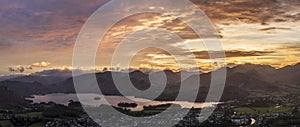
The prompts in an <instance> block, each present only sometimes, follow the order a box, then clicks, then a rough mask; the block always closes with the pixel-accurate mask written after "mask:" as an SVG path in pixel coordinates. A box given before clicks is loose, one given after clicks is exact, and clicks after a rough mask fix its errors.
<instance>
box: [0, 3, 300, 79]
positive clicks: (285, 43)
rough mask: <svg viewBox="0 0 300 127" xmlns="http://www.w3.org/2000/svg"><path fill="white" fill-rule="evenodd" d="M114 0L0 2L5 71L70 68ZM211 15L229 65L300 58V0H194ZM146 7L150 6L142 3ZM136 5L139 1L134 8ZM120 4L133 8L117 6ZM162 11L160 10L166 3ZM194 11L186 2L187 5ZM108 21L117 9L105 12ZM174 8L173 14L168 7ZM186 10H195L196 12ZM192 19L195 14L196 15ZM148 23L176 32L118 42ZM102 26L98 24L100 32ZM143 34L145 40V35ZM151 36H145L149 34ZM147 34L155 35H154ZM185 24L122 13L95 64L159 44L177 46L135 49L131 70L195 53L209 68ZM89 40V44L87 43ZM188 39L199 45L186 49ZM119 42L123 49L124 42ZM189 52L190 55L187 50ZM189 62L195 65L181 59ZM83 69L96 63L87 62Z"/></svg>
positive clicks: (171, 65)
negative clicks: (93, 21)
mask: <svg viewBox="0 0 300 127" xmlns="http://www.w3.org/2000/svg"><path fill="white" fill-rule="evenodd" d="M108 2H109V0H47V1H42V0H26V1H25V0H0V54H1V55H0V56H1V61H0V75H5V74H14V73H33V72H37V71H42V70H47V69H72V58H73V50H74V45H75V42H76V38H77V36H78V34H79V32H80V30H81V28H82V26H83V25H84V23H85V22H86V21H87V19H88V18H89V17H90V16H91V15H92V14H93V13H94V12H95V11H96V10H97V9H98V8H100V7H102V6H103V5H105V4H106V3H108ZM192 2H193V3H194V4H196V5H197V6H198V7H199V8H200V9H201V10H203V11H204V13H205V14H206V15H207V16H208V17H209V19H210V20H211V21H212V24H213V25H214V26H215V28H216V31H217V33H216V36H218V37H220V39H221V42H222V46H223V48H224V52H225V53H226V63H227V64H245V63H253V64H263V65H271V66H273V67H276V68H280V67H283V66H287V65H293V64H296V63H298V62H300V52H299V51H300V36H299V33H300V25H299V23H300V20H299V19H300V1H298V0H222V1H221V0H192ZM140 6H141V7H144V6H145V7H147V8H149V9H153V8H155V7H148V6H147V4H144V5H140ZM131 8H133V9H134V6H133V7H131ZM120 9H130V7H128V8H120ZM161 9H163V8H161ZM186 9H189V8H186ZM106 13H107V14H106V15H104V16H103V18H106V19H109V18H110V17H113V16H114V15H117V14H115V13H113V12H106ZM170 13H172V12H170ZM181 15H183V16H186V15H193V10H191V11H190V12H189V13H183V14H181ZM191 20H192V19H191ZM146 28H152V29H154V30H155V29H158V28H164V29H166V30H169V31H171V32H172V33H175V34H177V35H179V36H180V37H182V38H183V40H181V41H177V40H174V39H173V38H172V34H170V33H167V32H166V33H161V32H156V31H150V30H148V33H147V34H145V35H143V34H140V35H139V34H137V35H138V37H139V38H131V40H129V41H130V42H126V43H124V44H122V46H119V44H120V42H121V41H122V40H123V39H124V38H126V37H128V36H130V35H131V33H133V32H135V31H139V30H143V29H146ZM97 29H101V28H94V29H92V30H97ZM143 37H144V38H143ZM147 37H148V38H147ZM149 37H152V38H151V39H149ZM203 39H207V40H209V39H210V38H199V37H198V36H197V35H196V34H195V32H194V31H193V30H192V29H191V28H189V26H188V25H187V24H185V23H184V22H182V21H181V20H179V19H178V18H176V17H175V18H174V17H171V16H169V15H165V14H157V13H141V14H136V15H132V16H129V17H126V18H124V19H122V20H121V21H120V22H118V23H117V24H115V25H113V26H112V27H111V29H109V30H108V31H107V33H106V34H105V36H104V38H103V40H99V41H101V44H100V45H99V48H98V52H97V57H96V67H95V68H97V69H99V70H102V69H104V68H107V69H111V70H113V69H118V68H122V66H121V65H120V66H114V67H113V68H110V67H109V66H110V62H111V58H112V56H113V53H114V51H115V49H116V48H119V50H120V52H122V53H121V55H120V56H119V57H117V58H120V59H122V58H127V56H129V55H132V52H131V49H132V48H131V47H136V46H139V45H147V44H156V43H157V44H159V46H161V47H164V46H166V47H169V48H172V49H173V48H174V51H175V50H176V51H177V52H176V53H175V54H174V53H170V52H167V51H165V50H162V49H160V48H147V49H143V50H140V51H139V52H137V53H135V54H134V57H133V59H132V61H131V62H130V67H131V68H144V69H145V68H146V69H147V68H152V69H178V68H179V66H178V63H177V62H176V60H177V58H176V59H175V57H174V56H173V55H178V58H179V59H181V60H184V61H189V60H190V59H194V57H195V58H196V62H197V65H198V67H200V68H201V69H203V70H209V69H211V66H212V63H213V62H212V61H213V60H211V59H210V58H209V56H208V53H207V49H206V48H205V46H204V45H203V44H202V43H201V41H202V40H203ZM87 43H88V42H87ZM185 45H188V46H191V47H195V48H194V49H192V50H188V51H187V49H185V47H184V46H185ZM120 47H121V48H120ZM187 53H192V55H191V54H187ZM184 68H186V69H192V68H195V66H191V65H189V62H186V63H185V64H184ZM81 69H93V67H91V68H87V67H83V68H81Z"/></svg>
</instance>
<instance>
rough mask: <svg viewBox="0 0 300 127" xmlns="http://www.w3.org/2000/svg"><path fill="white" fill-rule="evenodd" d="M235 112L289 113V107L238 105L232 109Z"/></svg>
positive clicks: (290, 109)
mask: <svg viewBox="0 0 300 127" xmlns="http://www.w3.org/2000/svg"><path fill="white" fill-rule="evenodd" d="M234 111H235V112H237V114H245V113H246V114H270V113H291V111H292V108H290V107H280V108H275V107H238V108H235V109H234Z"/></svg>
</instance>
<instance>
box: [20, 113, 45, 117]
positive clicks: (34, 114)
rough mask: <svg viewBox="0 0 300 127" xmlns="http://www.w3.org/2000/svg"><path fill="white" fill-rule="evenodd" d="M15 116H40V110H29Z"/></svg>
mask: <svg viewBox="0 0 300 127" xmlns="http://www.w3.org/2000/svg"><path fill="white" fill-rule="evenodd" d="M15 116H21V117H42V112H30V113H24V114H15Z"/></svg>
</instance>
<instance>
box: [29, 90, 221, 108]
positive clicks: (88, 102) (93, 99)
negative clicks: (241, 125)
mask: <svg viewBox="0 0 300 127" xmlns="http://www.w3.org/2000/svg"><path fill="white" fill-rule="evenodd" d="M77 96H80V98H81V103H82V104H83V105H85V106H94V107H97V106H100V105H104V104H106V105H107V103H106V101H105V99H106V100H107V102H109V104H110V105H113V106H117V104H118V103H120V102H127V103H137V104H138V106H137V107H136V108H133V109H132V110H134V111H140V110H143V106H149V105H161V104H178V105H180V106H181V107H183V108H188V107H190V105H192V104H193V107H194V108H204V107H212V106H215V105H216V104H219V102H208V103H192V102H186V101H152V100H148V99H143V98H136V97H133V96H129V97H124V96H103V95H99V94H78V95H77V94H63V93H55V94H47V95H33V97H32V98H27V100H32V101H33V103H41V102H46V103H47V102H54V103H57V104H63V105H68V104H69V101H70V100H73V101H78V98H77Z"/></svg>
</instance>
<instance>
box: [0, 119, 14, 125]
mask: <svg viewBox="0 0 300 127" xmlns="http://www.w3.org/2000/svg"><path fill="white" fill-rule="evenodd" d="M0 125H1V126H2V127H14V125H13V124H12V123H11V122H10V120H0Z"/></svg>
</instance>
